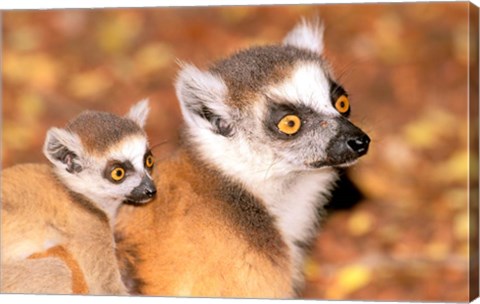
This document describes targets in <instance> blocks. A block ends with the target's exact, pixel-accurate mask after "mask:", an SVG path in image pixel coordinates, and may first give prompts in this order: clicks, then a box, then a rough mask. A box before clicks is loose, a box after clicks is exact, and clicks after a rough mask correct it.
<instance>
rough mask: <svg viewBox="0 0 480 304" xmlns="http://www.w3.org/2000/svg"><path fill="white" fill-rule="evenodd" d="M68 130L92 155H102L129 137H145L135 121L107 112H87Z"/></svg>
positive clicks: (72, 123)
mask: <svg viewBox="0 0 480 304" xmlns="http://www.w3.org/2000/svg"><path fill="white" fill-rule="evenodd" d="M66 129H67V130H69V131H71V132H72V133H75V134H77V135H78V136H79V137H80V139H81V141H82V144H83V146H84V147H85V149H86V150H87V151H88V152H90V153H102V152H104V151H105V150H107V149H109V148H111V147H112V146H113V145H114V144H116V143H118V142H120V141H121V140H123V139H125V137H127V136H129V135H135V134H140V135H142V136H145V132H144V131H143V130H142V128H141V127H140V126H139V125H138V124H137V123H136V122H134V121H133V120H131V119H129V118H125V117H120V116H117V115H115V114H111V113H107V112H96V111H85V112H83V113H81V114H80V115H78V116H77V117H76V118H75V119H74V120H72V121H70V122H69V123H68V124H67V126H66Z"/></svg>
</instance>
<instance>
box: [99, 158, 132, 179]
mask: <svg viewBox="0 0 480 304" xmlns="http://www.w3.org/2000/svg"><path fill="white" fill-rule="evenodd" d="M115 168H122V169H123V170H125V173H126V174H127V176H128V172H132V171H134V170H135V168H134V167H133V165H132V163H131V162H130V161H128V160H127V161H123V162H121V161H118V160H109V161H108V162H107V164H106V166H105V169H104V170H103V178H105V179H108V180H109V181H112V178H111V174H112V171H113V170H114V169H115Z"/></svg>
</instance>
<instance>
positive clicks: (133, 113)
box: [125, 99, 150, 128]
mask: <svg viewBox="0 0 480 304" xmlns="http://www.w3.org/2000/svg"><path fill="white" fill-rule="evenodd" d="M148 103H149V102H148V99H143V100H141V101H139V102H137V103H136V104H134V105H133V106H132V107H131V108H130V111H128V113H127V115H125V117H126V118H129V119H131V120H133V121H134V122H136V123H137V124H138V125H139V126H140V127H141V128H143V127H144V126H145V122H146V121H147V116H148V112H150V106H149V104H148Z"/></svg>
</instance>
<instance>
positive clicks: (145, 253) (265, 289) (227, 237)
mask: <svg viewBox="0 0 480 304" xmlns="http://www.w3.org/2000/svg"><path fill="white" fill-rule="evenodd" d="M155 172H156V173H155V181H156V185H157V188H158V189H161V191H159V194H158V196H157V198H156V200H154V201H153V202H151V203H150V204H148V205H146V206H142V207H140V208H138V207H137V208H135V207H130V206H123V207H122V209H121V211H120V214H119V218H118V225H117V227H116V228H117V229H116V231H117V233H118V235H119V236H120V237H119V238H118V239H117V250H118V254H119V259H120V265H121V266H120V267H121V269H122V272H123V275H124V281H126V282H127V283H126V284H127V286H131V287H132V289H133V292H136V293H140V294H144V295H163V296H207V297H253V298H288V297H292V296H293V295H294V294H293V290H292V288H291V286H292V282H291V267H292V266H291V265H290V264H289V263H290V262H289V259H288V256H287V255H286V245H285V244H284V243H283V241H282V240H281V238H280V235H279V234H278V232H277V231H276V230H275V229H274V227H273V219H272V218H271V217H270V216H269V215H268V214H267V213H266V211H265V210H264V208H263V207H262V206H261V204H259V202H258V201H256V199H255V198H254V197H252V196H251V195H250V194H248V193H246V192H244V191H243V190H242V189H241V188H240V186H238V185H236V184H235V183H233V182H232V181H229V180H227V179H226V178H224V177H223V176H222V175H221V174H220V173H219V172H217V171H216V170H214V169H213V168H209V167H207V166H205V165H203V164H202V163H201V162H199V161H198V160H197V159H196V157H195V156H194V152H188V151H186V150H185V149H181V150H180V151H179V153H178V154H177V155H176V156H175V157H173V158H171V159H169V160H166V161H163V162H161V163H157V165H156V170H155ZM131 291H132V290H131Z"/></svg>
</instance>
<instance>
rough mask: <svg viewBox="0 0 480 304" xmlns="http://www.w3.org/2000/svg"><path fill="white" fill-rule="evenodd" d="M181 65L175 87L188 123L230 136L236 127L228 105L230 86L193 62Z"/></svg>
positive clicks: (190, 125)
mask: <svg viewBox="0 0 480 304" xmlns="http://www.w3.org/2000/svg"><path fill="white" fill-rule="evenodd" d="M181 67H182V69H181V71H180V73H179V75H178V78H177V81H176V83H175V89H176V92H177V97H178V99H179V100H180V107H181V110H182V114H183V117H184V119H185V122H186V123H187V125H188V126H189V127H194V128H201V129H209V130H211V131H213V132H214V133H216V134H220V135H222V136H231V135H232V134H233V131H234V130H233V124H232V117H231V115H230V112H231V109H230V108H229V107H228V106H227V105H226V104H225V99H226V98H227V93H228V89H227V86H226V84H225V83H224V81H223V80H222V79H221V78H220V76H217V75H215V74H213V73H211V72H209V71H201V70H199V69H198V68H196V67H195V66H193V65H189V64H181Z"/></svg>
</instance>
